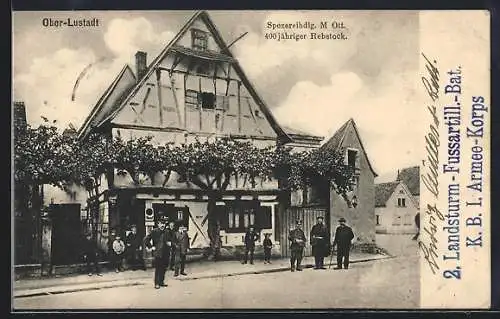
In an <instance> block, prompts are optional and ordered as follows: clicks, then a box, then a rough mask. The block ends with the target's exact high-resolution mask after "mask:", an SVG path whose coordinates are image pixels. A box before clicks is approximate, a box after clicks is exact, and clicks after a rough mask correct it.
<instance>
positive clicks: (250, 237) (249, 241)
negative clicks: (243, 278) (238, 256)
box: [241, 226, 259, 265]
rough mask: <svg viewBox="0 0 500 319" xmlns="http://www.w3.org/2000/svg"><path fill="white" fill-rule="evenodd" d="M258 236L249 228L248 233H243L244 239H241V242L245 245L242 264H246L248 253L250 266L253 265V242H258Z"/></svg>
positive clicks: (251, 227) (253, 229)
mask: <svg viewBox="0 0 500 319" xmlns="http://www.w3.org/2000/svg"><path fill="white" fill-rule="evenodd" d="M258 238H259V236H258V235H257V233H256V232H255V228H254V227H253V226H250V227H249V228H248V231H247V232H246V233H245V237H244V238H243V242H244V244H245V255H244V257H243V260H242V261H241V263H242V264H246V263H247V262H248V253H250V264H251V265H253V255H254V252H255V242H256V241H257V240H258Z"/></svg>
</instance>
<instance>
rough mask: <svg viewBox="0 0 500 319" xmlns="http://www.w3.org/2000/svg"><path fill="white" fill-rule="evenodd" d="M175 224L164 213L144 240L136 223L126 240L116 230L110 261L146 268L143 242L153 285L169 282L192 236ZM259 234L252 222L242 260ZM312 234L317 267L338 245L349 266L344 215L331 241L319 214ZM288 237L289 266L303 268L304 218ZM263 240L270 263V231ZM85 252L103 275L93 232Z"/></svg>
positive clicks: (181, 266) (179, 271)
mask: <svg viewBox="0 0 500 319" xmlns="http://www.w3.org/2000/svg"><path fill="white" fill-rule="evenodd" d="M167 225H168V226H167ZM175 226H176V224H175V222H174V221H170V222H169V219H168V217H167V216H161V217H160V218H159V220H158V222H157V227H155V228H154V229H152V230H151V232H149V234H147V235H146V237H145V238H144V240H141V238H140V237H139V235H138V234H137V227H136V226H135V225H132V226H131V228H130V233H129V234H128V235H127V236H126V239H125V241H123V240H122V239H121V236H120V235H119V234H116V232H115V233H112V234H111V235H112V236H113V237H114V240H113V241H112V244H111V246H110V250H111V261H112V264H113V266H114V268H115V270H116V272H120V271H122V270H123V266H122V263H123V259H124V257H125V256H127V258H128V259H127V264H128V265H129V267H130V268H131V269H133V270H137V269H144V270H146V266H145V263H144V259H143V246H144V247H146V248H147V249H150V250H151V251H152V255H153V266H154V269H155V271H154V286H155V288H156V289H160V287H166V286H167V284H166V283H165V273H166V271H167V269H170V270H172V271H174V276H175V277H177V276H179V275H184V276H186V275H187V274H186V273H185V263H186V255H187V252H188V250H189V240H190V239H189V237H188V234H187V228H186V227H185V226H184V225H180V226H179V227H178V229H176V227H175ZM258 238H259V236H258V234H257V232H256V231H255V228H254V227H253V226H250V227H249V229H248V231H247V232H246V234H245V236H244V238H243V242H244V244H245V254H244V257H243V260H242V263H243V264H246V263H247V262H248V261H250V264H253V261H254V251H255V242H256V241H257V240H258ZM309 238H310V244H311V246H312V254H313V256H314V269H326V268H325V266H324V258H325V257H328V256H330V254H333V250H334V248H335V247H337V266H336V267H335V268H334V269H342V268H344V269H348V268H349V252H350V249H351V241H352V239H353V238H354V233H353V231H352V229H351V227H349V226H347V225H346V220H345V218H340V219H339V226H338V227H337V229H336V230H335V235H334V237H333V243H331V242H330V232H329V231H328V228H327V227H326V225H325V224H324V218H323V217H322V216H319V217H317V223H316V224H315V225H314V226H313V227H312V229H311V232H310V236H309ZM288 240H289V242H290V251H291V257H290V270H291V271H292V272H293V271H296V270H297V271H302V266H301V262H302V258H303V255H304V248H305V246H306V241H307V239H306V236H305V233H304V231H303V230H302V221H301V220H297V221H296V223H295V228H294V229H292V230H290V233H289V235H288ZM262 244H263V248H264V263H267V264H270V263H271V249H272V247H273V243H272V241H271V239H270V234H265V238H264V240H263V242H262ZM84 252H85V255H84V256H85V259H86V261H87V270H88V272H89V275H92V274H93V273H96V274H97V275H101V274H100V271H99V266H98V262H97V247H96V243H95V241H93V240H92V236H91V234H87V240H86V242H85V246H84ZM249 257H250V258H249Z"/></svg>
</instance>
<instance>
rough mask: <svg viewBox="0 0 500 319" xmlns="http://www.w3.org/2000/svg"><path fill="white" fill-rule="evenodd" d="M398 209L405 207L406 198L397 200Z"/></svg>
mask: <svg viewBox="0 0 500 319" xmlns="http://www.w3.org/2000/svg"><path fill="white" fill-rule="evenodd" d="M398 207H406V198H398Z"/></svg>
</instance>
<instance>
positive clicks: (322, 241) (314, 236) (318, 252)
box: [310, 216, 330, 269]
mask: <svg viewBox="0 0 500 319" xmlns="http://www.w3.org/2000/svg"><path fill="white" fill-rule="evenodd" d="M316 219H317V221H318V222H317V223H316V225H314V226H313V228H312V229H311V234H310V235H311V236H310V238H311V246H312V253H313V256H314V269H326V268H325V267H324V266H323V265H324V259H325V257H326V256H328V252H329V250H330V247H329V242H330V234H329V233H328V229H327V228H326V226H325V224H324V223H323V216H318V217H317V218H316Z"/></svg>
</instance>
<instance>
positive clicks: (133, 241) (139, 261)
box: [83, 225, 146, 276]
mask: <svg viewBox="0 0 500 319" xmlns="http://www.w3.org/2000/svg"><path fill="white" fill-rule="evenodd" d="M142 247H143V244H142V238H141V237H139V235H138V234H137V226H136V225H131V226H130V232H129V233H128V234H127V235H126V236H125V240H123V239H122V236H121V235H120V234H119V233H117V232H116V230H112V231H111V232H110V239H109V246H108V257H109V261H110V262H111V265H112V266H113V268H114V270H115V271H116V272H121V271H123V270H124V267H123V262H124V260H126V261H127V265H128V268H129V269H131V270H138V269H143V270H146V264H145V263H144V258H143V251H142ZM98 257H99V250H98V248H97V243H96V241H95V240H93V239H92V233H90V232H89V233H87V234H86V235H85V241H84V245H83V258H84V260H85V261H86V264H87V272H88V274H89V276H92V275H93V274H96V275H98V276H102V274H101V270H100V267H99V263H98Z"/></svg>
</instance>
